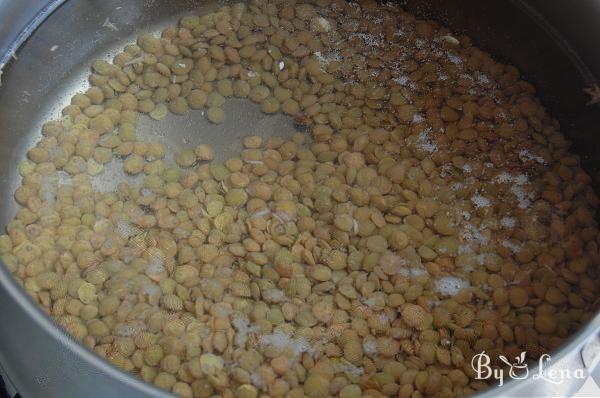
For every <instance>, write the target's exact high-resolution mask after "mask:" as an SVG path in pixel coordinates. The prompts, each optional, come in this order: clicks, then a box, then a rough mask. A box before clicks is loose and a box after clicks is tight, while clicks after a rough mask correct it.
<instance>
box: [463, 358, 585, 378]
mask: <svg viewBox="0 0 600 398" xmlns="http://www.w3.org/2000/svg"><path fill="white" fill-rule="evenodd" d="M526 355H527V354H526V352H525V351H523V352H521V354H519V355H517V356H516V357H515V359H514V361H513V362H511V361H510V360H509V359H508V358H506V357H505V356H504V355H499V356H498V359H500V361H501V362H502V363H504V364H505V365H506V367H505V368H498V367H492V366H491V363H492V360H491V358H490V356H489V355H488V354H486V352H485V351H481V352H480V353H479V354H475V355H474V356H473V358H472V359H471V367H472V368H473V370H474V371H475V378H476V379H477V380H489V379H493V380H496V381H497V382H498V386H502V385H503V384H504V380H505V379H506V378H510V379H515V380H524V379H527V378H529V377H530V374H529V367H528V364H527V363H525V359H526ZM551 360H552V358H551V357H550V355H549V354H543V355H542V356H540V358H539V360H538V369H537V372H536V373H534V374H533V375H531V379H534V380H536V379H541V380H544V381H547V382H549V383H552V384H562V383H563V382H565V381H566V380H570V379H585V378H587V371H586V370H585V369H557V368H556V367H549V362H550V361H551Z"/></svg>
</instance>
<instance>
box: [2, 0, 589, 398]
mask: <svg viewBox="0 0 600 398" xmlns="http://www.w3.org/2000/svg"><path fill="white" fill-rule="evenodd" d="M66 1H67V0H51V1H49V2H48V4H47V5H46V6H45V7H44V8H42V9H41V10H40V11H39V12H38V14H37V15H36V16H35V17H34V18H32V19H31V21H30V22H29V23H28V24H27V25H26V26H25V27H24V28H23V29H22V31H21V33H19V34H18V36H17V37H16V38H15V39H14V40H13V41H12V42H11V44H10V45H9V46H8V47H7V48H6V49H5V50H4V51H3V52H0V74H1V72H2V68H3V67H4V68H5V67H6V66H7V65H9V64H10V63H11V61H12V60H13V59H14V56H15V54H16V53H17V51H18V49H19V48H20V47H21V46H22V45H23V44H24V43H25V41H26V40H27V39H28V38H29V37H30V36H31V34H32V33H33V32H34V31H35V30H36V29H37V28H38V27H39V26H40V25H41V24H42V23H43V22H44V21H45V20H46V19H47V18H48V17H49V16H50V15H51V14H52V13H53V12H54V11H55V10H56V9H57V8H59V7H60V6H61V5H62V4H64V3H65V2H66ZM517 3H519V4H521V5H523V2H521V1H517ZM527 8H528V9H529V7H527ZM528 11H531V10H528ZM540 18H541V17H539V16H536V17H535V18H534V19H535V20H536V22H538V23H539V21H540ZM542 19H543V18H542ZM544 28H546V29H547V28H548V26H544ZM548 33H549V34H550V35H551V36H553V37H554V38H557V36H559V37H560V34H559V33H557V32H554V31H553V32H548ZM560 45H561V47H562V48H563V49H564V47H563V46H564V45H565V42H564V39H562V43H560ZM0 51H2V49H0ZM569 53H570V54H569V56H570V57H571V59H572V60H576V63H577V64H578V65H577V67H578V69H579V71H580V72H583V74H584V78H586V79H589V78H590V75H591V73H590V72H589V69H588V68H587V67H586V66H585V65H584V64H583V62H582V61H581V60H580V58H579V57H578V56H576V54H573V53H571V52H570V51H569ZM573 55H575V56H576V57H575V58H573ZM582 66H583V68H582ZM585 72H588V73H589V75H588V73H585ZM0 264H1V266H0V288H2V289H4V290H5V291H6V292H7V293H8V294H9V295H10V296H12V297H13V298H15V299H16V300H15V301H16V302H17V303H18V305H19V306H20V308H19V310H21V311H24V312H25V313H27V314H29V315H30V316H31V319H32V320H33V321H34V323H35V326H36V327H39V328H41V329H43V330H44V331H46V332H47V333H48V334H49V335H51V336H53V337H54V338H55V339H56V340H57V341H58V342H59V343H61V344H64V345H65V346H66V348H67V349H68V350H70V351H71V352H72V353H73V354H75V355H76V356H78V357H80V358H82V359H83V360H85V361H86V362H88V363H90V364H92V365H93V366H95V367H96V368H97V369H99V370H101V371H103V372H106V373H107V374H108V375H110V376H112V377H114V378H116V379H120V380H121V381H122V382H124V383H125V384H126V385H128V386H130V387H132V388H135V389H137V390H138V391H141V392H143V393H145V394H148V395H149V396H153V397H164V398H167V397H174V395H173V394H171V393H169V392H167V391H164V390H161V389H159V388H157V387H155V386H154V385H151V384H149V383H145V382H144V381H142V380H141V379H138V378H136V377H134V376H133V375H131V374H129V373H127V372H125V371H123V370H121V369H120V368H118V367H116V366H115V365H113V364H111V363H109V362H108V361H105V360H104V359H102V358H101V357H99V356H98V355H96V354H94V353H93V352H91V351H90V350H88V349H87V348H85V347H84V346H83V345H81V344H80V343H79V342H78V341H76V340H75V339H74V338H73V337H71V336H70V335H69V334H68V333H66V332H65V331H64V330H62V329H61V328H60V327H59V326H58V325H56V324H55V322H54V321H53V320H52V319H51V318H50V317H49V316H48V315H47V314H46V313H45V312H44V311H43V310H42V309H41V308H40V307H39V305H38V304H37V303H35V302H34V301H33V299H32V298H31V297H30V296H29V295H28V294H27V293H26V292H25V291H24V290H23V289H22V288H21V287H20V286H19V285H18V284H17V283H16V282H15V280H14V279H13V276H12V275H11V273H10V272H9V271H8V269H7V268H6V267H5V266H4V263H3V262H2V260H0ZM599 331H600V312H598V313H596V315H595V316H594V317H593V318H592V319H591V320H590V321H589V322H588V323H587V324H586V325H585V326H583V327H582V328H581V329H579V330H578V331H577V332H576V333H574V334H573V335H572V336H571V337H570V339H569V341H568V342H567V343H566V344H564V345H562V346H561V347H560V348H559V349H558V350H557V351H555V352H553V353H550V354H551V355H552V362H553V363H557V362H560V361H561V360H562V359H564V358H565V357H566V356H567V355H568V354H572V353H573V352H577V355H578V358H579V359H580V360H581V364H582V367H584V363H583V360H582V358H581V350H582V348H583V347H584V345H585V343H586V342H587V341H588V340H590V339H591V338H594V337H596V338H597V337H599V336H597V335H598V334H599V333H600V332H599ZM538 369H539V366H538V364H537V363H536V364H534V365H533V366H531V367H530V368H529V370H530V374H537V373H538ZM590 371H591V370H590ZM523 381H524V380H515V379H510V380H507V381H506V382H505V383H504V385H502V386H496V387H494V386H490V387H489V388H487V389H485V390H484V391H482V392H478V393H476V394H474V395H472V396H473V397H477V398H492V397H514V396H523V394H522V393H520V394H518V393H516V392H517V390H518V389H519V388H521V386H522V382H523Z"/></svg>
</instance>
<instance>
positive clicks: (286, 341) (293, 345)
mask: <svg viewBox="0 0 600 398" xmlns="http://www.w3.org/2000/svg"><path fill="white" fill-rule="evenodd" d="M258 342H259V343H260V345H261V346H263V347H273V348H278V349H289V350H291V352H292V353H293V354H294V356H299V355H300V354H302V353H303V352H308V353H312V352H313V350H312V346H311V345H310V344H309V342H308V341H307V340H306V339H305V338H304V337H302V336H300V337H297V338H295V339H294V338H292V337H291V336H289V335H287V334H286V333H284V332H282V331H281V330H276V331H275V332H273V333H272V334H263V335H261V336H260V337H259V338H258Z"/></svg>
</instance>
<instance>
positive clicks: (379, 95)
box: [0, 0, 600, 398]
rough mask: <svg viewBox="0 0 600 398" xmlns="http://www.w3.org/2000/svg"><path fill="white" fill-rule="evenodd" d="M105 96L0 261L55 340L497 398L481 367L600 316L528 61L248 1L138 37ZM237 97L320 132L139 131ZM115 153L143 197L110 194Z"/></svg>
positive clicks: (583, 226)
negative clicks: (203, 140) (180, 134)
mask: <svg viewBox="0 0 600 398" xmlns="http://www.w3.org/2000/svg"><path fill="white" fill-rule="evenodd" d="M89 81H90V88H89V89H87V91H85V92H83V93H78V94H75V95H74V96H73V97H72V100H71V104H70V105H68V106H66V107H65V108H64V109H63V110H62V117H61V118H60V119H59V120H53V121H49V122H47V123H46V124H45V125H44V126H43V128H42V135H43V136H42V138H41V140H40V141H39V142H38V143H37V144H36V146H35V147H34V148H33V149H31V150H30V151H29V152H28V153H27V157H28V159H27V160H25V161H23V163H22V164H21V165H20V168H19V171H20V174H21V175H22V177H23V179H22V185H21V186H20V187H19V188H18V189H17V190H16V192H15V195H14V197H15V200H16V201H17V202H18V204H19V205H20V209H19V210H18V213H17V215H16V216H15V218H14V219H13V220H12V221H11V222H10V223H9V224H8V226H7V234H6V235H2V236H0V253H1V256H2V259H3V261H4V264H5V265H6V266H7V267H8V269H9V270H10V271H11V272H12V273H13V274H14V276H15V277H16V279H17V281H18V282H19V283H20V284H21V285H22V286H23V288H24V289H25V290H26V291H27V292H28V293H29V294H30V295H31V296H32V297H33V298H34V299H35V300H36V301H37V302H38V303H39V304H40V306H42V307H43V308H44V309H45V311H46V312H47V313H48V314H50V315H51V316H52V317H53V318H54V319H55V320H56V322H57V323H58V324H59V325H60V326H62V327H63V328H64V329H65V330H66V331H68V332H69V333H70V334H72V335H73V336H74V337H75V338H76V339H78V340H80V341H81V342H82V343H83V344H84V345H85V346H86V347H88V348H89V349H90V350H93V351H94V352H95V353H97V354H98V355H100V356H102V357H104V358H106V359H107V360H108V361H110V362H112V363H114V364H116V365H118V366H119V367H121V368H123V369H124V370H126V371H128V372H131V373H133V374H135V375H137V376H138V377H140V378H141V379H143V380H145V381H146V382H148V383H153V384H155V385H156V386H158V387H160V388H162V389H165V390H169V391H172V392H173V393H175V394H177V395H179V396H181V397H186V398H190V397H199V398H203V397H226V398H230V397H240V398H256V397H288V398H296V397H297V398H301V397H304V396H308V397H311V398H317V397H319V398H321V397H329V396H339V397H341V398H359V397H399V398H408V397H411V398H420V397H454V396H465V395H469V394H472V393H473V392H475V391H478V390H481V389H483V388H486V387H487V384H486V381H485V380H477V379H476V378H475V374H474V371H473V369H472V368H471V364H470V361H471V358H472V357H473V355H474V354H476V353H479V352H481V351H484V350H485V351H486V352H487V353H489V354H490V355H492V356H493V357H495V356H497V355H499V354H502V355H506V356H508V357H510V358H512V357H514V356H516V355H517V354H518V353H520V352H521V351H523V350H525V351H527V355H528V358H535V357H537V356H539V355H541V354H542V353H547V352H550V351H552V350H554V349H556V348H557V347H558V346H560V345H561V343H562V342H563V341H565V339H568V337H569V336H570V335H571V334H572V333H573V332H574V331H575V330H577V329H578V328H579V327H581V326H582V325H583V324H585V323H586V322H587V321H588V320H589V319H590V318H591V317H592V316H593V315H594V311H595V310H596V309H597V308H596V307H597V306H595V304H597V302H596V303H594V301H595V300H596V297H597V296H598V286H600V283H599V280H598V279H599V276H598V267H597V265H598V263H599V260H600V259H599V251H598V238H599V234H598V227H597V224H596V222H595V221H594V213H595V211H596V207H597V206H598V198H597V196H596V195H595V194H594V192H593V190H592V188H591V186H590V181H591V179H590V177H589V176H588V175H587V174H586V173H585V172H584V171H582V169H581V168H580V166H579V159H578V157H577V156H575V155H573V154H571V153H569V151H568V149H569V143H568V142H567V141H566V140H565V138H564V137H563V135H562V134H561V133H560V131H559V128H560V126H559V123H558V122H557V121H556V120H555V119H553V118H551V117H550V116H549V115H548V114H547V113H546V111H545V110H544V108H543V107H542V106H541V105H540V103H539V102H538V100H537V99H536V98H535V96H534V94H535V91H534V88H533V87H532V85H531V84H529V83H527V82H525V81H523V80H521V79H520V76H519V71H518V70H517V69H516V68H514V67H512V66H507V65H502V64H499V63H497V62H495V61H494V60H493V59H492V58H491V57H490V55H488V54H486V53H485V52H483V51H481V50H479V49H477V48H475V47H473V46H472V45H471V42H470V40H469V38H468V37H465V36H453V35H452V34H451V32H449V31H448V30H447V29H445V28H444V27H441V26H439V25H438V24H437V23H435V22H432V21H425V20H417V19H415V17H414V16H412V15H410V14H408V13H406V12H404V11H403V10H402V9H401V8H400V7H398V6H397V5H392V4H384V5H378V4H376V3H375V2H373V1H370V0H367V1H363V2H360V3H355V2H353V3H347V2H345V1H342V0H315V1H314V2H308V3H300V2H295V1H294V0H274V1H265V0H252V1H250V2H249V3H248V4H231V5H224V6H221V7H220V8H219V9H218V10H217V11H215V12H213V13H209V14H206V15H202V16H197V15H188V16H184V17H183V18H181V20H180V21H179V25H178V26H169V27H167V28H165V29H164V30H163V31H162V34H161V35H160V37H157V36H154V35H151V34H143V35H141V36H140V37H139V38H138V40H137V44H129V45H127V46H126V47H125V48H124V49H123V51H122V52H120V53H118V54H117V55H116V56H115V57H114V59H113V60H112V62H107V61H104V60H97V61H95V62H93V64H92V74H91V76H90V78H89ZM230 97H238V98H249V99H250V100H251V101H253V102H255V103H257V104H260V109H261V110H262V112H264V113H267V114H271V113H276V112H282V113H284V114H286V115H289V116H290V117H292V118H294V120H295V122H296V123H297V125H298V126H303V129H306V130H308V131H309V133H304V132H300V131H299V132H296V133H295V134H293V135H292V136H291V137H290V138H289V139H283V138H278V137H271V138H268V139H263V138H261V137H260V135H259V134H257V132H250V131H249V132H248V136H247V137H245V138H244V139H243V145H244V148H245V149H243V150H242V151H241V153H239V155H238V156H236V157H232V158H230V159H228V160H226V161H224V162H223V163H218V162H216V161H215V160H213V158H214V153H213V150H212V148H211V147H210V146H208V145H206V144H202V145H199V146H197V147H195V148H188V149H184V150H183V151H181V152H179V153H177V154H175V163H176V164H166V163H167V162H166V160H164V157H165V152H166V149H165V146H164V145H163V144H162V143H160V142H154V141H152V142H150V141H143V140H141V139H138V138H136V122H137V121H138V118H140V117H147V116H141V114H148V115H149V116H150V117H152V118H154V119H159V120H160V119H162V118H164V117H165V116H166V115H167V114H168V113H169V112H171V113H173V114H178V115H179V114H185V113H186V112H188V111H189V110H190V108H191V109H192V110H206V115H207V118H208V120H210V121H211V122H212V123H217V124H218V123H222V122H223V121H224V120H225V118H226V117H227V115H226V114H225V112H224V110H223V104H224V103H225V102H226V101H227V99H228V98H230ZM199 112H200V111H199ZM181 117H185V116H181ZM200 134H201V132H200ZM209 139H210V138H209V137H207V141H208V140H209ZM110 162H120V163H121V164H122V167H123V169H124V171H125V172H126V173H129V174H131V175H140V176H141V178H142V180H141V181H142V182H141V183H139V184H129V183H127V182H126V181H122V182H120V183H119V185H118V187H117V189H116V190H114V191H113V192H98V191H97V190H95V189H94V187H93V184H92V182H93V178H94V177H95V176H98V175H101V174H102V173H103V172H104V171H105V165H107V164H108V163H110Z"/></svg>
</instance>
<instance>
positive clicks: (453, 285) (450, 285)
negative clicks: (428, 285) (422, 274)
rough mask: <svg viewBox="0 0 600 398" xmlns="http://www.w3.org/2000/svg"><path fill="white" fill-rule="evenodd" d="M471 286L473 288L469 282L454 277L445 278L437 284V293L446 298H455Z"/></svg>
mask: <svg viewBox="0 0 600 398" xmlns="http://www.w3.org/2000/svg"><path fill="white" fill-rule="evenodd" d="M469 286H471V285H470V284H469V282H467V281H465V280H464V279H460V278H457V277H454V276H445V277H443V278H441V279H438V280H437V281H436V283H435V288H436V291H438V292H439V293H441V294H442V295H444V296H455V295H457V294H458V293H459V292H460V291H461V290H463V289H466V288H468V287H469Z"/></svg>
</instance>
